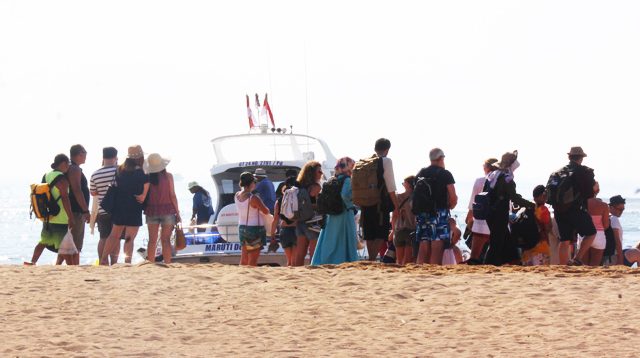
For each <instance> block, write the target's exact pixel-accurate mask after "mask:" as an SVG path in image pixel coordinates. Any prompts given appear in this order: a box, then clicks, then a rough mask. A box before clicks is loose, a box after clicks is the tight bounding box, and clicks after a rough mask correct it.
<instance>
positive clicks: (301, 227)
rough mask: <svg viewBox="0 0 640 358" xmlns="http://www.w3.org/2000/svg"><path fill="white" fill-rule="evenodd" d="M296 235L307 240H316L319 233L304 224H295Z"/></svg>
mask: <svg viewBox="0 0 640 358" xmlns="http://www.w3.org/2000/svg"><path fill="white" fill-rule="evenodd" d="M296 235H297V236H298V237H300V236H304V237H306V238H307V240H318V236H320V233H319V232H316V231H314V230H311V228H310V227H309V225H307V223H305V222H298V223H296Z"/></svg>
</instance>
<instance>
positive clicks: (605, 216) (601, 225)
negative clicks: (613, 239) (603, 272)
mask: <svg viewBox="0 0 640 358" xmlns="http://www.w3.org/2000/svg"><path fill="white" fill-rule="evenodd" d="M598 193H600V184H599V183H598V182H597V181H596V182H595V184H594V185H593V197H592V198H589V199H588V200H587V211H588V212H589V215H591V220H592V221H593V225H594V226H595V227H596V238H595V239H594V240H593V242H592V243H591V247H590V248H589V251H587V254H586V255H585V257H584V263H585V264H586V265H589V266H600V264H601V262H602V254H603V253H604V248H605V247H606V246H607V237H606V235H605V234H604V231H605V230H606V229H607V228H608V227H609V225H611V223H610V220H609V205H608V204H607V203H605V202H604V201H602V200H601V199H599V198H596V196H597V195H598ZM581 243H582V242H581Z"/></svg>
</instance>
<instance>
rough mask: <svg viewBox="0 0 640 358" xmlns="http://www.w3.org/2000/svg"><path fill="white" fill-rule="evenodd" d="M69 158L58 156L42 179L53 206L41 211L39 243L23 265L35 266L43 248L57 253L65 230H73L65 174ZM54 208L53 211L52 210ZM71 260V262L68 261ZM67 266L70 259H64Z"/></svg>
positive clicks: (65, 232)
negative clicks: (29, 258) (48, 189)
mask: <svg viewBox="0 0 640 358" xmlns="http://www.w3.org/2000/svg"><path fill="white" fill-rule="evenodd" d="M69 165H70V161H69V157H67V156H66V155H65V154H58V155H56V157H55V158H54V160H53V164H51V169H52V170H51V171H50V172H48V173H46V174H45V175H44V177H43V178H42V181H43V183H46V184H47V185H49V187H50V193H51V194H50V195H51V197H50V200H51V201H52V202H53V203H55V205H51V204H48V205H47V206H48V209H49V210H47V209H43V210H42V215H44V217H42V220H43V224H42V231H41V233H40V241H39V242H38V244H37V245H36V247H35V248H34V249H33V256H32V258H31V261H28V262H25V263H24V264H25V265H35V264H36V262H38V259H39V258H40V255H42V252H43V251H44V249H45V248H48V249H50V250H51V251H55V252H57V251H58V249H59V248H60V244H61V243H62V240H63V238H64V236H65V235H66V234H67V230H73V220H72V219H71V203H70V202H69V195H68V192H69V182H68V181H67V177H66V176H65V174H66V173H67V172H68V170H69ZM54 207H55V209H54ZM69 259H71V260H69ZM65 260H67V265H70V264H71V262H73V259H72V258H71V257H68V258H65ZM61 263H62V259H61V257H58V260H57V264H58V265H59V264H61Z"/></svg>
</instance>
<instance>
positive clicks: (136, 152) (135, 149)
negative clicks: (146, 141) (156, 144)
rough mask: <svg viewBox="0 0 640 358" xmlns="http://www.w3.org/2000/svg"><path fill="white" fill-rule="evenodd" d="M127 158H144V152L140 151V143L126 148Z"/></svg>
mask: <svg viewBox="0 0 640 358" xmlns="http://www.w3.org/2000/svg"><path fill="white" fill-rule="evenodd" d="M127 158H129V159H139V158H144V152H143V151H142V147H141V146H140V145H132V146H130V147H129V149H127Z"/></svg>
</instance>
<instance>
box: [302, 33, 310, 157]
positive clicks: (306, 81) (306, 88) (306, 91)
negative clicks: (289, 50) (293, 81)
mask: <svg viewBox="0 0 640 358" xmlns="http://www.w3.org/2000/svg"><path fill="white" fill-rule="evenodd" d="M302 49H303V58H304V97H305V117H306V121H307V123H306V124H307V151H309V77H308V74H307V43H306V42H303V47H302Z"/></svg>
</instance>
